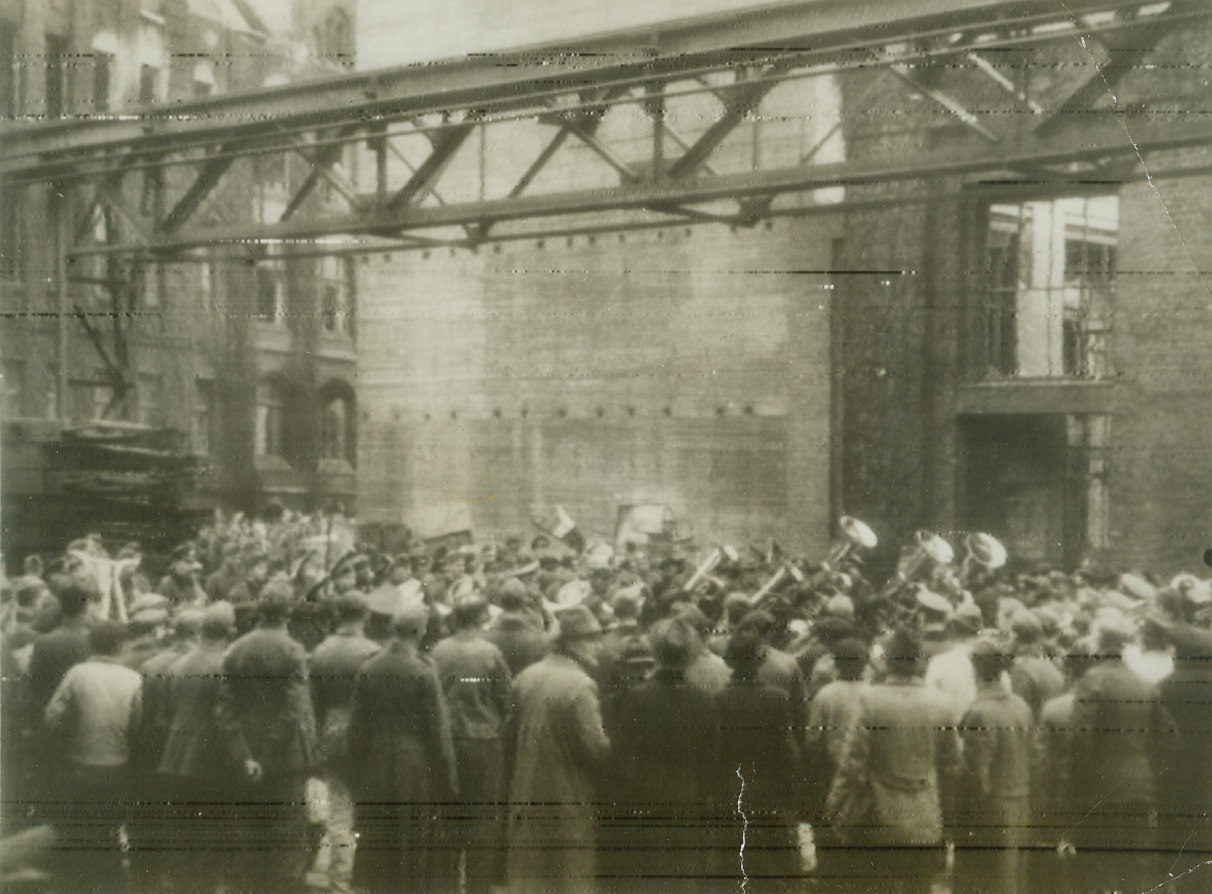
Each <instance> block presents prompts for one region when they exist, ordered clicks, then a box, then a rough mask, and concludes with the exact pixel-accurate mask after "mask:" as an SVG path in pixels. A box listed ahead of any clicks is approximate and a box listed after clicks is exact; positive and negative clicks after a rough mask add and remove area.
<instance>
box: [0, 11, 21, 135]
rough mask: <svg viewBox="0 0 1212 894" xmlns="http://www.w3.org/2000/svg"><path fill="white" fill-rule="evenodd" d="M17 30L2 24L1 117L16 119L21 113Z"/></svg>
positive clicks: (0, 66) (0, 36) (0, 40)
mask: <svg viewBox="0 0 1212 894" xmlns="http://www.w3.org/2000/svg"><path fill="white" fill-rule="evenodd" d="M16 57H17V29H16V28H14V27H13V26H12V25H10V24H8V23H7V22H0V117H4V118H14V117H16V116H17V114H18V113H19V112H20V108H19V105H20V104H19V103H18V101H17V69H16V68H15V67H14V63H15V62H16Z"/></svg>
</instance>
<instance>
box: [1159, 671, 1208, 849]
mask: <svg viewBox="0 0 1212 894" xmlns="http://www.w3.org/2000/svg"><path fill="white" fill-rule="evenodd" d="M1159 688H1160V689H1161V699H1162V704H1163V705H1164V706H1165V707H1166V709H1167V710H1168V711H1169V712H1170V716H1171V717H1173V718H1174V722H1175V724H1176V726H1177V728H1178V741H1177V743H1176V747H1175V749H1174V753H1173V755H1172V756H1171V760H1170V761H1169V763H1168V765H1167V767H1166V769H1165V771H1164V773H1163V774H1162V777H1161V779H1160V780H1159V796H1160V800H1161V803H1162V804H1163V805H1164V806H1165V811H1166V813H1167V814H1170V815H1171V816H1172V818H1173V825H1174V826H1175V827H1177V828H1178V829H1179V830H1180V831H1181V833H1182V834H1183V836H1184V839H1180V840H1179V841H1177V842H1173V843H1176V844H1179V845H1181V844H1182V843H1183V840H1185V837H1186V836H1187V835H1189V834H1190V833H1191V830H1192V829H1193V828H1194V827H1195V818H1196V817H1199V816H1202V815H1203V814H1204V812H1205V811H1206V810H1207V809H1208V805H1209V804H1212V761H1209V759H1208V746H1209V744H1210V743H1212V662H1210V661H1209V660H1208V659H1207V658H1203V657H1196V656H1189V655H1183V654H1179V655H1176V656H1175V661H1174V673H1173V674H1171V675H1170V677H1169V678H1167V679H1165V680H1163V681H1162V682H1161V685H1160V687H1159ZM1210 841H1212V830H1207V829H1206V828H1205V829H1201V835H1200V839H1199V840H1198V841H1192V844H1191V846H1192V847H1196V848H1198V849H1202V850H1207V849H1208V847H1209V842H1210Z"/></svg>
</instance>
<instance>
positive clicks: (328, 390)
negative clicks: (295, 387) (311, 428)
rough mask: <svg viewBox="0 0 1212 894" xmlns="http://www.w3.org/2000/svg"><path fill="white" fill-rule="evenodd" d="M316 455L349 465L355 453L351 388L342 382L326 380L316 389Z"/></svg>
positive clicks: (354, 416) (354, 424)
mask: <svg viewBox="0 0 1212 894" xmlns="http://www.w3.org/2000/svg"><path fill="white" fill-rule="evenodd" d="M320 402H321V407H322V412H323V417H322V419H321V428H320V431H321V443H320V455H321V456H322V457H323V458H324V459H339V460H344V461H345V462H347V463H349V464H350V465H351V466H352V465H353V464H354V460H355V454H356V452H357V449H356V448H357V445H356V443H355V439H356V428H355V426H356V415H355V402H354V394H353V389H352V388H350V387H349V385H347V384H346V383H345V382H329V383H328V384H327V385H326V386H325V387H324V388H323V389H321V391H320Z"/></svg>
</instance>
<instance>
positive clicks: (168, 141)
mask: <svg viewBox="0 0 1212 894" xmlns="http://www.w3.org/2000/svg"><path fill="white" fill-rule="evenodd" d="M1139 6H1140V0H1067V2H1066V3H1063V4H1058V3H1056V2H1055V0H864V2H861V3H856V2H854V0H801V2H795V3H780V4H777V5H774V6H771V7H767V8H759V9H753V10H747V11H746V13H745V15H744V16H736V15H735V14H731V13H729V14H714V15H709V16H704V17H699V18H694V19H686V20H681V21H675V22H670V23H665V24H661V25H657V26H652V27H645V28H642V29H635V30H632V31H626V32H619V33H616V34H613V35H606V36H603V37H595V38H592V39H589V40H586V41H584V42H581V43H579V44H573V45H571V46H570V45H569V44H568V43H567V42H565V43H562V44H560V45H540V46H537V47H531V48H526V49H523V50H520V51H518V52H516V53H510V54H494V55H492V56H489V57H477V58H470V59H462V60H452V61H447V62H442V63H437V64H426V65H419V66H407V67H400V68H393V69H387V70H383V71H375V72H366V73H358V74H353V75H344V76H338V77H334V78H329V79H325V80H321V81H313V82H301V83H298V84H289V85H284V86H281V87H275V88H271V89H268V90H261V91H256V92H251V93H236V94H230V95H226V96H220V97H213V98H210V99H205V100H197V101H193V102H182V103H173V104H171V106H149V107H145V108H141V109H137V110H134V111H135V114H131V115H130V116H129V120H128V119H127V118H125V117H124V118H123V119H112V120H86V121H73V122H70V123H63V122H56V123H48V124H42V125H35V126H32V127H30V126H28V125H24V126H8V127H4V128H2V129H0V175H10V176H12V175H15V174H17V173H20V172H22V171H29V170H34V169H37V170H40V171H42V170H45V169H46V166H47V165H48V164H50V163H52V162H55V160H56V159H58V160H61V162H62V164H63V175H65V176H67V175H70V164H69V163H68V162H69V160H70V157H71V156H73V155H75V156H76V157H77V158H78V157H79V154H80V153H87V152H90V151H98V150H104V149H118V148H125V149H132V148H135V147H138V148H139V150H140V151H144V150H146V151H151V150H153V149H155V150H158V151H168V150H171V149H173V148H174V147H176V148H178V149H179V148H180V147H181V146H182V145H189V144H190V142H191V141H196V140H198V139H203V140H211V139H222V140H224V141H227V142H230V141H232V140H236V139H243V138H249V137H254V136H257V135H265V134H267V133H271V132H272V131H273V130H275V129H276V128H279V127H300V126H302V127H315V128H322V127H330V126H333V125H334V124H341V123H345V122H350V121H354V120H362V121H374V120H378V119H380V118H382V117H384V116H390V117H395V118H399V117H403V116H406V115H409V114H425V113H429V112H446V111H450V110H452V109H460V108H471V107H477V108H485V109H488V108H491V109H506V108H515V109H516V108H524V107H527V106H531V105H533V104H534V101H535V97H536V96H537V95H547V94H551V93H552V92H557V91H558V92H569V91H575V90H577V89H589V88H594V87H597V86H600V85H602V84H603V83H610V82H617V81H619V80H631V81H632V82H633V83H636V82H640V81H643V80H648V79H657V80H660V79H668V78H669V77H670V76H677V75H679V74H682V73H686V72H691V73H693V72H695V71H696V70H703V69H719V68H722V67H728V66H735V65H739V64H761V63H763V62H764V61H773V60H774V59H779V58H786V57H798V58H802V59H804V60H809V59H821V58H826V57H828V56H829V55H830V54H835V55H836V54H837V53H838V52H840V51H844V50H847V49H852V48H862V47H870V46H872V45H887V44H893V43H902V42H910V41H913V40H916V39H919V38H922V37H923V36H927V35H941V34H945V33H953V32H962V31H964V30H965V29H970V28H979V27H994V26H996V27H998V28H1005V29H1012V28H1015V27H1020V28H1021V27H1030V26H1033V25H1036V24H1048V23H1055V22H1062V23H1070V24H1071V23H1072V22H1074V20H1075V19H1077V18H1078V17H1081V16H1085V15H1088V14H1090V13H1095V12H1106V11H1116V10H1120V9H1134V8H1137V7H1139ZM599 60H601V61H599ZM619 60H622V61H619ZM216 121H224V122H227V123H226V124H224V125H222V126H220V127H217V126H216V125H215V122H216ZM194 144H195V145H196V142H195V143H194ZM56 163H57V162H56ZM46 176H48V177H49V176H51V174H50V173H49V172H47V173H46Z"/></svg>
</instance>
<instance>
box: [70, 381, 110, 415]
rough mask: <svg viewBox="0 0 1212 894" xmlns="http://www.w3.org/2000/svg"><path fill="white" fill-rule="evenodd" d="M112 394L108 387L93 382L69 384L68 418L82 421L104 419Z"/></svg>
mask: <svg viewBox="0 0 1212 894" xmlns="http://www.w3.org/2000/svg"><path fill="white" fill-rule="evenodd" d="M112 393H113V391H112V389H111V388H110V387H109V386H108V385H102V384H99V383H98V382H95V381H93V382H83V381H76V382H71V383H69V385H68V400H70V401H71V406H70V410H69V412H70V418H72V419H76V420H82V421H86V420H91V419H102V418H104V416H105V410H106V408H107V407H108V406H109V399H110V396H111V395H112Z"/></svg>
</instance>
